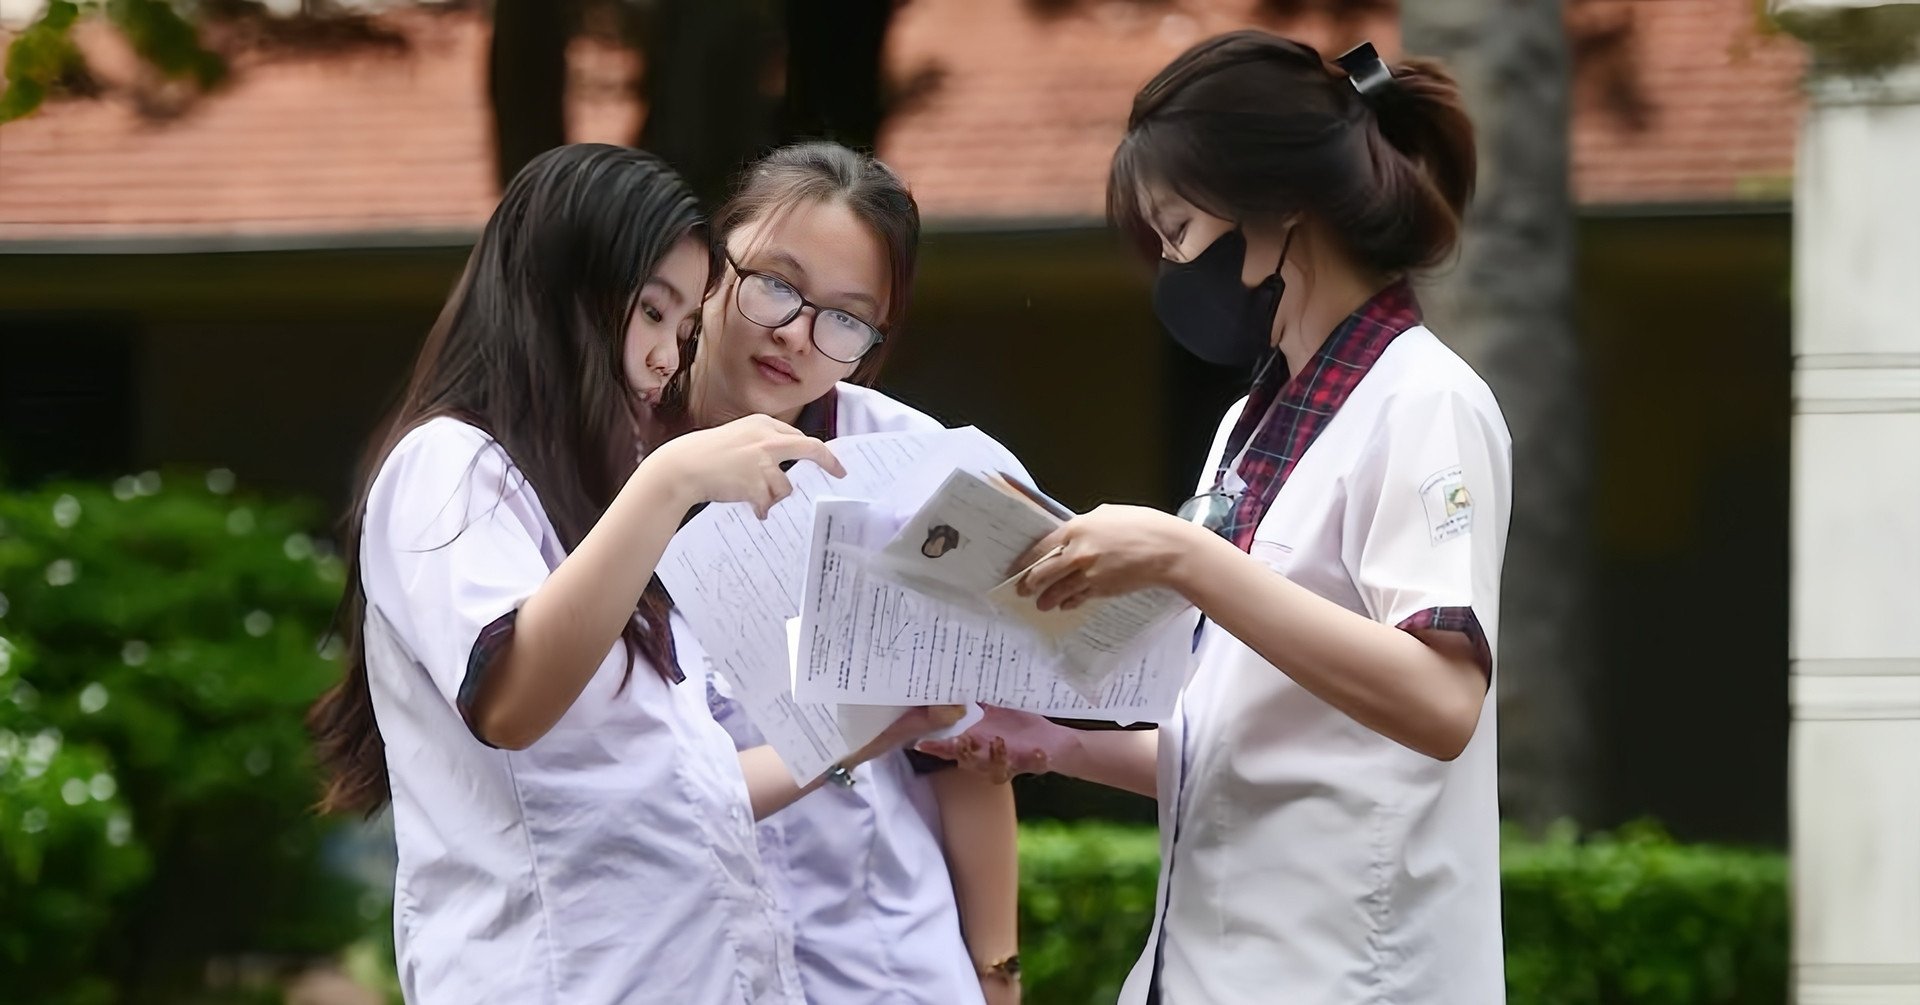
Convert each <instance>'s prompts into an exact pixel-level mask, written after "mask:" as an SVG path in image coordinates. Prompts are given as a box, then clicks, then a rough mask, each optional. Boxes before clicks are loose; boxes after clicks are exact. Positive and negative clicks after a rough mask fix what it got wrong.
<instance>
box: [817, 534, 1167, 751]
mask: <svg viewBox="0 0 1920 1005" xmlns="http://www.w3.org/2000/svg"><path fill="white" fill-rule="evenodd" d="M888 526H889V519H888V517H887V515H886V514H885V513H884V512H879V511H878V508H877V507H870V506H869V505H868V504H866V503H864V502H862V501H859V500H838V499H834V500H821V501H820V502H819V503H818V504H817V505H816V508H815V518H814V532H813V540H812V543H811V548H810V555H811V558H810V561H809V565H808V568H807V579H806V584H805V587H804V596H803V599H802V614H801V618H802V620H803V622H804V628H803V635H804V638H803V645H802V647H801V650H800V654H799V658H798V664H797V666H798V669H797V671H796V677H795V678H794V681H793V693H794V695H795V696H796V697H797V698H798V699H799V700H801V701H805V702H830V703H872V704H881V705H929V704H950V703H959V702H968V701H979V702H986V703H988V704H994V705H1001V706H1005V707H1008V708H1018V709H1025V710H1028V711H1034V712H1042V713H1046V714H1053V715H1071V716H1075V717H1080V718H1111V719H1116V720H1118V721H1123V722H1147V721H1153V722H1158V721H1160V720H1162V719H1164V718H1165V717H1166V716H1167V715H1169V714H1171V712H1172V710H1173V704H1174V701H1175V699H1177V697H1178V696H1179V692H1180V688H1181V686H1183V685H1184V684H1185V682H1186V674H1187V672H1188V669H1189V667H1190V664H1191V654H1192V645H1191V639H1192V630H1193V618H1192V617H1186V618H1176V619H1175V620H1174V621H1173V622H1170V623H1169V624H1168V625H1166V626H1164V627H1163V628H1162V629H1161V630H1160V631H1158V632H1155V633H1152V634H1151V635H1150V636H1149V637H1147V638H1146V639H1145V640H1144V641H1143V643H1142V644H1141V645H1139V646H1137V647H1136V650H1135V651H1134V652H1130V653H1129V654H1127V657H1126V658H1125V659H1124V660H1121V661H1118V662H1117V663H1116V665H1115V666H1114V667H1113V668H1112V669H1111V670H1110V672H1109V673H1108V674H1106V675H1105V677H1104V679H1102V680H1100V681H1098V682H1092V681H1088V680H1073V679H1071V678H1070V676H1066V677H1063V675H1062V674H1061V673H1060V672H1059V671H1060V670H1061V668H1062V661H1061V660H1060V658H1058V657H1056V656H1054V655H1053V654H1050V653H1048V652H1046V651H1045V647H1044V646H1043V645H1042V644H1039V643H1037V642H1036V641H1035V640H1034V639H1033V638H1032V637H1031V636H1029V635H1028V634H1026V633H1025V632H1024V631H1023V630H1021V629H1018V628H1015V627H1012V626H1008V625H1006V624H1004V623H1000V622H997V621H995V620H993V619H991V618H988V617H982V616H980V615H979V614H977V613H975V612H972V611H969V610H967V609H966V608H964V607H962V606H959V605H955V604H953V603H948V602H945V601H942V600H940V599H937V598H935V597H933V596H929V595H927V594H924V593H920V592H918V591H915V590H910V589H907V588H904V587H902V586H900V585H898V584H897V583H895V582H893V581H891V580H890V579H889V578H887V577H883V576H881V575H879V574H877V573H876V571H875V569H874V568H873V558H874V551H873V548H874V543H875V541H876V540H877V539H880V538H882V537H883V536H884V535H885V534H886V533H887V528H888ZM1083 692H1085V693H1083Z"/></svg>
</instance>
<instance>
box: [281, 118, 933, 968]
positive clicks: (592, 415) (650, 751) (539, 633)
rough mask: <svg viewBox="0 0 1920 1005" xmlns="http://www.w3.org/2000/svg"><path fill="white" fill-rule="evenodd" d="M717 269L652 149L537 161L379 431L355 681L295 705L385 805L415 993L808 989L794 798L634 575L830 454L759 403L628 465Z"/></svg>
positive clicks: (369, 494)
mask: <svg viewBox="0 0 1920 1005" xmlns="http://www.w3.org/2000/svg"><path fill="white" fill-rule="evenodd" d="M718 264H719V263H718V261H717V256H716V255H715V253H714V251H713V248H712V245H711V243H710V241H709V231H708V226H707V223H706V221H705V219H704V218H703V217H702V215H701V213H700V211H699V209H698V207H697V205H696V202H695V200H694V197H693V195H692V193H691V191H690V190H689V189H688V188H687V186H686V185H685V184H684V183H683V182H682V181H681V180H680V179H679V177H678V176H676V175H675V174H674V173H673V172H672V171H671V170H669V169H668V168H667V167H666V166H665V165H664V164H663V163H662V162H661V161H659V160H658V159H657V158H655V157H653V156H651V155H649V154H646V153H642V152H640V151H635V150H628V149H623V148H618V147H610V146H600V145H577V146H568V147H561V148H559V149H556V150H552V151H549V152H548V153H545V154H542V155H541V156H539V157H537V158H535V159H534V160H533V161H532V162H531V163H530V164H528V165H527V167H526V168H525V169H524V170H522V171H521V172H520V173H519V175H518V176H516V177H515V178H514V180H513V181H512V183H511V184H510V185H509V186H508V187H507V191H506V193H505V195H504V197H503V198H502V199H501V201H500V205H499V208H498V209H496V210H495V211H494V214H493V216H492V218H491V219H490V220H489V221H488V222H487V225H486V228H485V230H484V231H482V233H481V235H480V238H479V241H478V242H477V243H476V245H475V247H474V250H473V253H472V256H471V257H470V259H469V260H468V263H467V268H466V272H465V274H464V275H462V277H461V278H460V281H459V284H458V286H457V287H456V288H455V289H454V291H453V293H452V295H451V297H450V298H449V299H448V302H447V305H446V308H445V310H444V311H443V312H442V315H441V317H440V319H439V322H438V323H437V324H436V325H435V327H434V328H433V330H432V332H431V333H430V334H429V336H428V338H427V340H426V343H425V345H424V346H423V347H422V349H421V351H420V357H419V361H418V363H417V364H416V366H415V369H414V372H413V376H412V379H411V382H410V383H409V384H408V386H407V390H406V392H405V394H404V396H403V398H402V400H401V402H400V405H399V407H398V408H397V410H396V411H395V412H394V414H393V416H392V417H391V419H390V420H389V421H388V423H387V425H386V427H385V428H384V430H383V431H382V432H381V433H380V435H379V436H378V438H377V439H376V441H375V443H374V444H373V446H372V449H371V450H370V451H369V454H368V462H367V465H366V474H365V481H364V483H363V485H362V487H361V490H360V491H359V493H358V495H357V496H356V500H355V505H354V508H353V511H352V514H351V518H350V520H349V522H348V526H347V536H348V541H347V555H348V558H349V561H350V563H351V565H350V578H349V582H348V587H347V597H346V603H345V605H344V617H343V622H344V623H343V629H344V631H345V634H346V636H347V639H348V642H349V643H350V644H349V646H348V657H347V660H348V665H347V674H346V678H345V680H344V681H343V682H342V683H341V684H340V685H339V686H338V687H336V688H335V689H334V690H333V691H331V692H329V693H328V694H327V695H326V696H324V697H323V698H322V699H321V701H320V702H319V703H318V704H317V705H316V706H315V708H314V710H313V713H312V716H311V725H312V727H313V730H314V733H315V737H316V741H317V744H318V748H319V753H320V758H321V761H322V763H323V765H324V766H325V767H326V768H327V769H328V771H329V773H330V777H331V781H330V784H329V786H328V788H327V791H326V795H325V799H324V806H325V807H326V808H328V809H334V810H353V811H360V812H366V813H371V812H373V811H375V810H376V809H378V808H379V807H381V806H382V805H385V804H386V803H388V802H389V801H390V802H391V803H392V806H393V822H394V832H395V838H396V841H397V844H398V852H399V866H398V872H397V874H396V877H395V890H394V894H395V896H394V914H395V917H394V929H395V938H396V944H397V949H398V955H399V969H400V980H401V985H402V988H403V990H404V992H405V994H406V997H407V1000H408V1001H410V1002H413V1003H416V1005H418V1003H442V1002H444V1003H448V1005H474V1003H487V1002H498V1003H503V1005H504V1003H511V1005H531V1003H550V1005H575V1003H596V1002H605V1003H612V1002H638V1001H658V1002H668V1001H671V1002H701V1003H708V1002H713V1003H721V1002H727V1003H742V1002H779V1003H782V1005H797V1003H798V1002H799V1001H800V1000H801V992H800V989H799V983H798V974H797V971H796V969H795V966H794V962H793V954H792V943H791V935H790V933H789V932H788V931H787V930H786V928H785V926H784V924H783V923H782V921H781V920H780V919H779V916H778V914H777V912H776V911H775V909H774V907H773V903H772V900H771V897H770V895H769V894H768V892H767V889H766V885H765V880H764V877H763V875H762V870H761V866H760V861H759V856H758V854H757V851H756V848H755V846H754V834H753V827H752V816H753V813H754V812H755V811H756V810H759V811H764V812H771V811H772V810H773V809H775V808H777V807H779V806H781V805H784V804H786V803H787V802H791V801H792V800H793V799H794V798H796V797H797V796H798V795H799V794H800V793H801V792H802V791H803V790H802V789H800V788H798V787H796V786H794V785H793V784H792V783H791V781H788V780H786V779H784V778H774V779H766V778H762V779H761V780H760V782H759V787H758V788H757V789H755V790H752V791H750V790H749V787H748V786H747V785H746V784H745V782H744V781H743V775H742V766H741V765H742V761H741V755H739V754H737V753H736V751H735V748H734V745H733V743H732V741H731V740H730V739H729V737H728V735H727V734H726V732H725V731H724V730H722V729H721V728H720V726H719V725H718V724H717V723H715V722H714V721H713V718H712V716H711V715H710V713H709V711H708V709H707V703H706V696H705V694H704V691H703V689H702V688H701V687H700V686H699V685H698V684H693V685H685V684H682V683H681V680H682V674H681V670H680V665H679V661H678V659H677V658H676V652H675V645H674V632H673V626H672V624H671V620H670V610H669V607H670V604H669V601H668V599H667V597H666V596H665V595H664V592H663V591H662V590H661V589H660V588H659V586H658V585H657V581H655V580H654V579H653V567H654V565H655V563H656V562H657V561H658V560H659V557H660V555H661V553H662V551H663V549H664V548H665V547H666V544H667V541H668V540H669V539H670V538H671V537H672V535H673V533H674V532H675V530H676V529H678V527H679V525H680V523H681V520H682V518H683V517H684V515H685V514H686V513H687V511H688V510H689V509H690V508H691V507H693V506H695V505H698V504H700V503H703V502H709V501H746V502H750V503H752V504H753V505H754V506H755V507H756V508H758V509H759V510H760V511H762V512H764V511H765V510H766V508H767V507H769V506H771V505H772V504H773V503H774V502H775V501H777V500H778V499H780V498H781V497H782V496H784V495H785V494H786V493H787V492H788V490H789V486H788V484H787V480H786V476H785V475H784V474H783V472H782V467H781V466H782V464H784V463H785V462H789V461H795V460H805V461H811V462H814V463H818V464H820V465H821V466H823V467H825V468H826V469H827V470H829V471H831V472H838V471H839V465H838V462H837V461H835V460H834V458H833V456H832V454H831V452H830V451H829V450H828V449H827V447H826V446H825V445H824V444H822V443H821V442H820V441H818V440H816V439H814V438H812V437H809V436H806V435H803V434H801V433H800V432H798V431H797V430H795V429H793V428H792V427H791V426H789V425H787V424H785V423H782V422H779V421H777V420H775V419H771V418H768V417H765V416H749V417H746V418H743V419H742V420H740V421H738V422H732V423H728V424H726V425H723V426H719V427H717V428H713V429H707V430H703V431H699V432H693V433H689V434H687V435H685V436H683V437H680V438H678V439H676V440H674V441H673V442H671V443H665V444H663V445H661V446H660V447H659V448H658V449H655V450H653V451H652V452H651V453H649V454H647V455H646V456H645V458H644V459H639V460H636V457H637V453H638V452H637V450H636V444H637V443H638V442H640V440H639V425H638V423H639V422H640V421H641V419H642V418H643V417H644V416H646V415H647V414H648V413H649V411H650V409H651V407H652V406H653V405H654V404H656V403H657V402H658V399H659V395H660V393H661V391H662V389H663V388H664V387H665V386H666V382H667V380H668V379H669V378H670V377H671V376H672V375H673V374H674V373H675V372H677V369H678V366H679V351H680V347H681V346H682V345H683V344H684V343H685V342H686V341H687V340H688V339H690V338H691V337H692V336H693V334H694V333H695V332H696V331H697V329H698V327H699V325H700V318H701V309H702V301H703V300H704V298H705V296H706V295H707V293H708V292H709V291H711V289H712V288H713V285H714V282H715V280H716V277H717V274H718V268H717V266H718ZM922 718H926V717H925V716H922ZM911 719H912V717H911V716H910V717H908V719H907V720H903V723H905V725H906V727H907V728H908V731H909V732H911V731H912V728H911V727H912V726H913V725H914V723H913V722H912V721H909V720H911ZM949 721H951V720H949ZM919 731H921V732H924V729H922V730H919ZM902 735H904V734H902ZM892 742H895V740H894V737H893V736H892V735H889V736H888V737H883V739H882V741H876V746H875V747H873V748H869V751H867V752H863V754H862V755H861V756H862V757H864V756H870V754H871V753H872V752H875V751H877V750H879V749H882V748H884V747H885V746H886V745H887V744H889V743H892Z"/></svg>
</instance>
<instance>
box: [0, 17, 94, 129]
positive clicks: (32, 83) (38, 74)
mask: <svg viewBox="0 0 1920 1005" xmlns="http://www.w3.org/2000/svg"><path fill="white" fill-rule="evenodd" d="M79 16H80V7H79V5H78V4H75V3H73V2H71V0H51V2H50V3H48V4H47V9H46V10H44V11H42V12H41V14H40V16H39V17H38V18H36V19H35V20H34V21H33V23H32V24H29V25H27V27H26V28H25V29H23V30H22V31H21V32H20V35H19V36H18V37H17V38H15V39H14V40H13V42H12V44H10V45H8V46H7V59H6V67H5V69H4V70H0V76H3V77H4V79H5V80H6V90H5V91H0V123H5V122H11V121H13V120H15V119H18V118H23V117H25V116H27V115H31V114H32V113H33V112H34V111H35V110H36V109H38V108H39V107H40V104H41V102H43V101H45V100H46V96H47V92H48V91H49V90H50V89H51V88H53V87H54V86H55V85H57V84H58V83H59V82H60V81H61V80H63V79H68V78H71V77H74V76H77V75H79V74H81V73H84V72H85V69H86V61H85V59H84V58H82V56H81V55H80V49H79V47H78V46H76V45H75V44H74V42H73V32H72V28H73V23H74V21H75V20H76V19H77V18H78V17H79Z"/></svg>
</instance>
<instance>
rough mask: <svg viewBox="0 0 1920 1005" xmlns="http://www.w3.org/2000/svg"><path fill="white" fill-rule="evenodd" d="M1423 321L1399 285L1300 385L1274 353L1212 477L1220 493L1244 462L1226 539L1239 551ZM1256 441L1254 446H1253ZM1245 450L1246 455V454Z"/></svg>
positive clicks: (1356, 321)
mask: <svg viewBox="0 0 1920 1005" xmlns="http://www.w3.org/2000/svg"><path fill="white" fill-rule="evenodd" d="M1419 323H1420V304H1419V303H1418V302H1417V301H1416V300H1415V299H1414V296H1413V288H1412V287H1411V286H1409V285H1408V284H1407V282H1406V281H1405V280H1400V281H1397V282H1394V283H1393V284H1391V285H1389V286H1387V287H1386V288H1385V289H1383V290H1381V291H1380V292H1379V293H1376V294H1374V295H1373V298H1372V299H1370V300H1368V301H1367V302H1366V303H1364V304H1362V305H1360V309H1359V310H1357V311H1354V312H1353V313H1352V314H1350V315H1348V316H1347V319H1346V320H1345V321H1342V322H1341V323H1340V326H1339V327H1338V328H1335V329H1334V330H1333V334H1332V335H1329V336H1328V337H1327V341H1326V343H1325V344H1323V345H1322V346H1321V347H1320V351H1318V352H1316V353H1314V354H1313V358H1312V359H1310V360H1308V361H1307V366H1306V369H1305V371H1304V372H1302V373H1301V375H1300V378H1299V379H1298V380H1290V379H1289V377H1290V374H1289V373H1288V372H1287V364H1286V360H1285V358H1283V357H1281V356H1280V355H1279V353H1278V352H1277V351H1276V352H1275V353H1274V356H1273V360H1272V362H1271V363H1269V364H1268V365H1267V367H1266V368H1265V369H1264V370H1262V371H1261V374H1260V376H1259V377H1258V378H1256V379H1255V380H1254V385H1253V390H1252V391H1251V392H1250V393H1249V394H1248V396H1247V406H1246V410H1245V411H1243V412H1241V413H1240V420H1239V421H1238V422H1236V423H1234V426H1233V431H1232V432H1231V433H1229V434H1228V436H1227V448H1226V451H1225V452H1224V453H1223V454H1222V456H1221V458H1220V465H1219V468H1218V470H1217V471H1216V473H1215V475H1214V484H1213V487H1214V490H1215V491H1216V492H1217V491H1220V490H1221V485H1222V482H1223V481H1224V479H1225V476H1226V471H1227V466H1228V465H1230V464H1232V463H1233V459H1234V458H1235V457H1239V458H1240V467H1239V474H1240V479H1241V480H1242V481H1243V482H1245V483H1246V488H1245V489H1244V490H1243V491H1242V492H1241V494H1240V497H1239V499H1238V500H1237V501H1236V502H1235V503H1234V506H1233V510H1232V512H1231V514H1230V515H1229V517H1228V519H1227V522H1226V525H1225V526H1223V527H1221V528H1220V529H1219V530H1220V534H1221V536H1222V537H1225V538H1227V539H1228V540H1230V541H1232V542H1233V543H1234V544H1235V545H1238V546H1239V548H1240V550H1241V551H1247V550H1250V549H1251V548H1252V547H1253V533H1254V529H1255V528H1256V527H1258V526H1259V525H1260V519H1261V518H1262V517H1264V516H1266V514H1267V510H1268V509H1269V508H1270V507H1272V505H1273V500H1274V497H1275V496H1278V495H1279V494H1280V487H1281V486H1282V485H1284V484H1286V481H1287V476H1288V475H1291V474H1292V473H1293V468H1294V465H1295V464H1298V463H1299V462H1300V458H1301V456H1302V455H1303V454H1305V453H1306V452H1307V448H1308V447H1311V446H1313V441H1314V440H1316V439H1318V438H1319V436H1320V432H1321V431H1322V430H1324V429H1326V428H1327V422H1328V421H1330V420H1331V419H1332V418H1333V416H1334V413H1336V412H1338V411H1339V410H1340V406H1342V405H1344V404H1346V402H1347V398H1348V397H1350V396H1351V395H1352V394H1353V389H1354V388H1356V387H1358V386H1360V380H1361V378H1363V377H1365V376H1366V375H1367V371H1369V370H1371V369H1373V364H1374V363H1375V362H1376V361H1378V360H1379V359H1380V354H1381V353H1382V352H1385V351H1386V348H1387V345H1388V344H1389V343H1391V342H1392V341H1393V340H1394V339H1395V338H1397V337H1399V335H1400V333H1402V332H1404V331H1406V330H1408V329H1409V328H1412V327H1414V326H1416V325H1418V324H1419ZM1249 438H1251V440H1252V442H1251V443H1249V442H1248V440H1249ZM1243 447H1244V448H1245V454H1244V455H1243V454H1242V453H1241V450H1242V448H1243Z"/></svg>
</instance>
